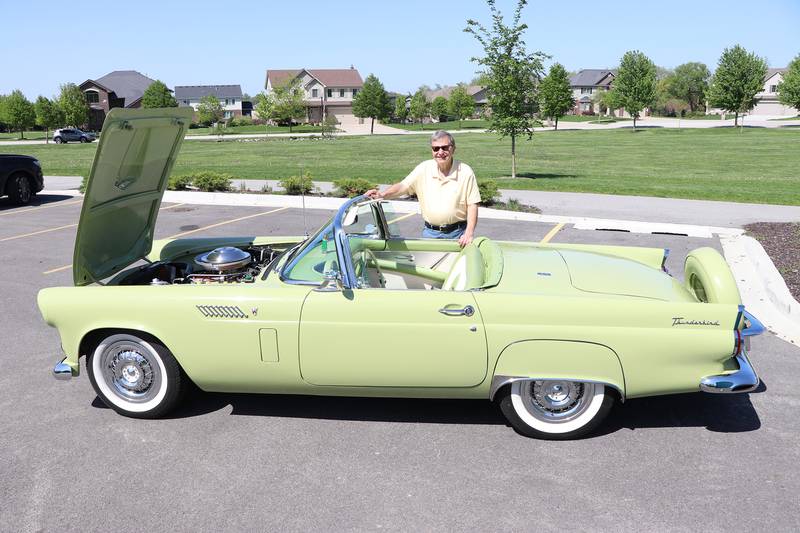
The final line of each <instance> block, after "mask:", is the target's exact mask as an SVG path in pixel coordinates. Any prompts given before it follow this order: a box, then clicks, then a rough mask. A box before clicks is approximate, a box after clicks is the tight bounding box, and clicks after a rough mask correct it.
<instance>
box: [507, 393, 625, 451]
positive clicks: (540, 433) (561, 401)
mask: <svg viewBox="0 0 800 533" xmlns="http://www.w3.org/2000/svg"><path fill="white" fill-rule="evenodd" d="M613 405H614V396H613V394H612V393H611V391H610V390H608V388H607V387H606V386H605V385H603V384H601V383H589V382H581V381H566V380H538V381H537V380H523V381H515V382H513V383H512V384H511V385H510V386H508V387H505V388H504V393H503V396H502V397H501V398H500V409H501V410H502V411H503V414H504V415H505V417H506V418H507V419H508V421H509V422H510V423H511V425H512V426H513V427H514V429H516V430H517V431H518V432H519V433H521V434H522V435H525V436H526V437H533V438H537V439H548V440H566V439H574V438H578V437H581V436H583V435H586V434H587V433H589V432H591V431H593V430H594V429H595V428H597V426H599V425H600V423H601V422H602V421H603V419H604V418H605V417H606V416H607V415H608V413H609V411H611V407H613Z"/></svg>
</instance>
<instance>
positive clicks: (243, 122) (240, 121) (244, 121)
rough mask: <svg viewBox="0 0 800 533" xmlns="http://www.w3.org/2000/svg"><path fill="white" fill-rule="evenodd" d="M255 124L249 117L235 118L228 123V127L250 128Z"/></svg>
mask: <svg viewBox="0 0 800 533" xmlns="http://www.w3.org/2000/svg"><path fill="white" fill-rule="evenodd" d="M252 124H253V119H252V118H250V117H248V116H241V117H233V118H232V119H230V120H229V121H228V126H231V127H237V126H250V125H252Z"/></svg>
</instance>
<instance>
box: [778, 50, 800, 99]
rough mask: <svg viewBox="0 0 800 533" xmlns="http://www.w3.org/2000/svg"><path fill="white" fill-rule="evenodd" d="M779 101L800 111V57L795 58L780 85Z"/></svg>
mask: <svg viewBox="0 0 800 533" xmlns="http://www.w3.org/2000/svg"><path fill="white" fill-rule="evenodd" d="M778 100H780V102H781V103H782V104H783V105H788V106H789V107H794V108H795V109H797V110H798V111H800V55H798V56H797V57H795V58H794V59H793V60H792V62H791V63H789V68H787V69H786V72H784V74H783V81H782V82H781V83H779V84H778Z"/></svg>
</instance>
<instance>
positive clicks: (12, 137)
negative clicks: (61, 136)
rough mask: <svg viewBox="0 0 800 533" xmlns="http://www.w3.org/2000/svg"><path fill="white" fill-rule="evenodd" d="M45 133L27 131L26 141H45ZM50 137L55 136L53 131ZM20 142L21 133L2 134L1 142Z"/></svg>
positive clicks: (0, 135)
mask: <svg viewBox="0 0 800 533" xmlns="http://www.w3.org/2000/svg"><path fill="white" fill-rule="evenodd" d="M44 133H45V132H43V131H26V132H25V140H26V141H36V140H40V139H45V137H46V136H45V134H44ZM50 135H53V131H52V130H51V131H50ZM16 140H19V132H18V131H15V132H11V133H8V132H3V133H0V141H16Z"/></svg>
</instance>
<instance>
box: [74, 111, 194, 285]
mask: <svg viewBox="0 0 800 533" xmlns="http://www.w3.org/2000/svg"><path fill="white" fill-rule="evenodd" d="M191 120H192V109H191V108H188V107H187V108H167V109H112V110H111V111H110V112H109V113H108V115H107V116H106V120H105V122H104V123H103V134H102V135H101V136H100V144H99V145H98V147H97V152H96V154H95V156H94V164H93V165H92V171H91V173H90V174H89V180H88V181H87V183H86V193H85V198H84V200H83V208H82V209H81V218H80V223H79V224H78V235H77V237H76V239H75V253H74V257H73V262H72V263H73V266H72V278H73V281H74V283H75V285H87V284H89V283H92V282H95V281H98V280H101V279H104V278H107V277H109V276H112V275H114V274H116V273H117V272H119V271H120V270H122V269H124V268H126V267H127V266H128V265H130V264H131V263H133V262H135V261H137V260H138V259H141V258H142V257H144V256H145V255H147V254H148V253H149V252H150V248H151V246H152V242H153V231H154V230H155V224H156V218H157V217H158V210H159V208H160V206H161V198H162V197H163V196H164V191H165V190H166V188H167V181H168V178H169V174H170V171H171V170H172V166H173V165H174V164H175V159H176V158H177V157H178V151H179V150H180V147H181V144H182V143H183V137H184V135H185V134H186V130H187V128H188V127H189V123H190V122H191Z"/></svg>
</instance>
